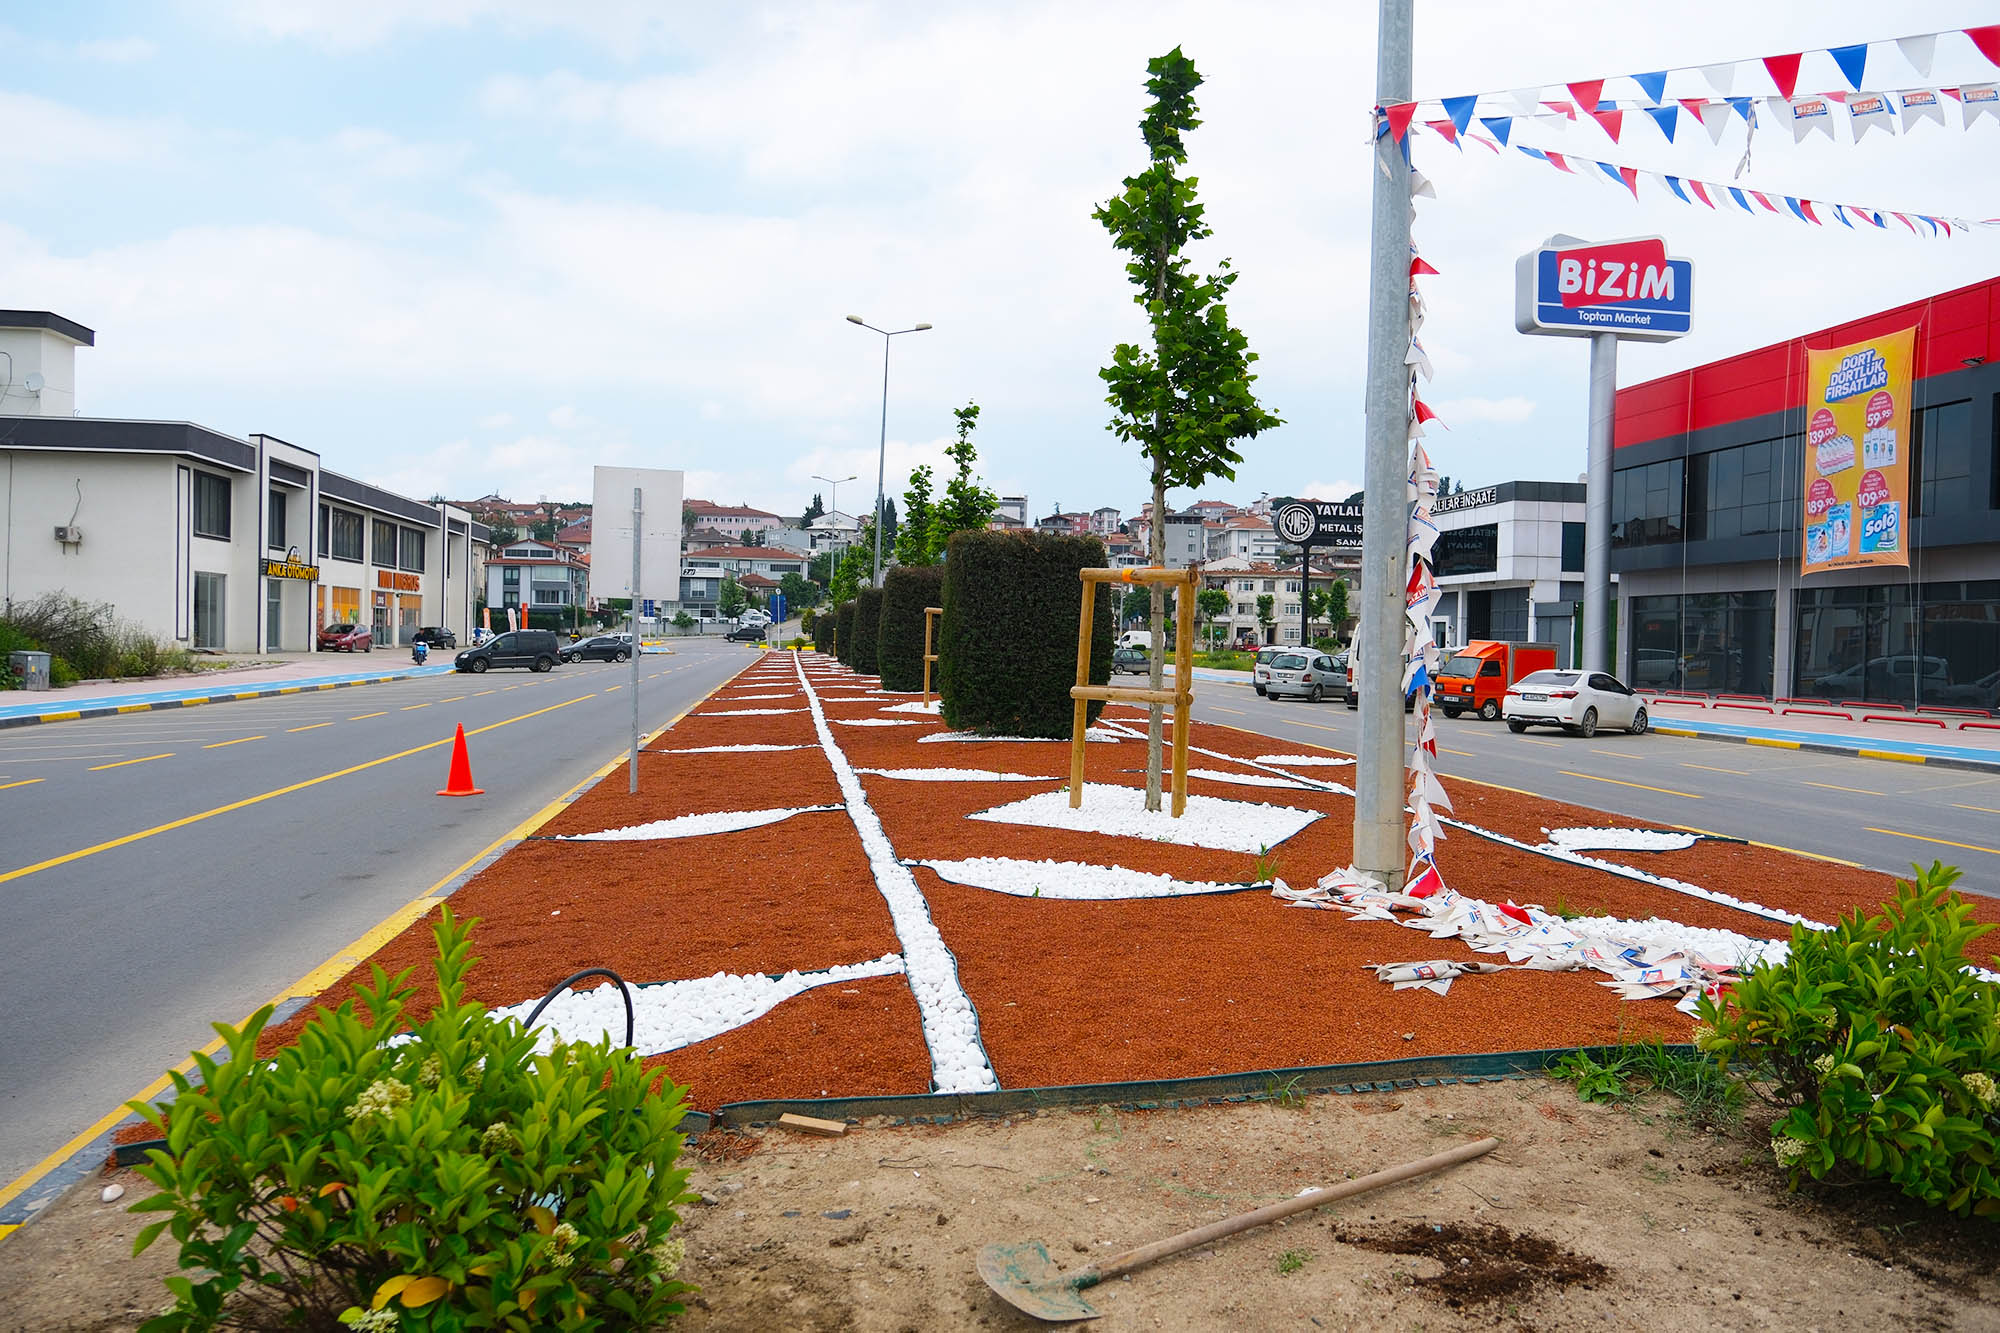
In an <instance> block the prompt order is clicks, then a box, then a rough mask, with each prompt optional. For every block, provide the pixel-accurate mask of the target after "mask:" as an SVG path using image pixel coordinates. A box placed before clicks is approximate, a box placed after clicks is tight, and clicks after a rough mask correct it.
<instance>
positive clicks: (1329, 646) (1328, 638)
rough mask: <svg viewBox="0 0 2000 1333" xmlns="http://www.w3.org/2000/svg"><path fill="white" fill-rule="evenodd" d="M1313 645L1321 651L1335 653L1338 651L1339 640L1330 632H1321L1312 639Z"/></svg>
mask: <svg viewBox="0 0 2000 1333" xmlns="http://www.w3.org/2000/svg"><path fill="white" fill-rule="evenodd" d="M1313 647H1315V648H1317V649H1319V650H1320V651H1321V652H1323V653H1337V652H1339V651H1340V640H1339V639H1336V638H1334V637H1333V636H1332V635H1331V634H1322V635H1320V636H1319V637H1318V638H1317V639H1314V640H1313Z"/></svg>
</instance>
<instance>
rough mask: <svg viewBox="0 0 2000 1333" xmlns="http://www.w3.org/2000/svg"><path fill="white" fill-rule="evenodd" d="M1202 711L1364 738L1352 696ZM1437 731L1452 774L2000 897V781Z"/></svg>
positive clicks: (1200, 705) (1350, 739) (1718, 747)
mask: <svg viewBox="0 0 2000 1333" xmlns="http://www.w3.org/2000/svg"><path fill="white" fill-rule="evenodd" d="M1194 715H1195V717H1197V718H1198V719H1200V720H1202V721H1206V722H1220V723H1225V724H1227V725H1229V726H1232V727H1240V728H1242V729H1244V730H1246V731H1254V732H1258V733H1260V734H1262V735H1266V736H1270V737H1272V738H1273V739H1275V740H1278V741H1283V742H1306V743H1309V744H1313V745H1321V746H1327V747H1330V748H1332V749H1335V750H1341V751H1344V752H1346V753H1349V754H1351V753H1353V751H1354V748H1355V745H1356V743H1357V742H1358V740H1359V738H1360V733H1361V724H1360V719H1359V714H1357V713H1352V712H1349V711H1348V709H1347V706H1346V704H1344V703H1342V702H1338V701H1334V700H1328V701H1326V702H1324V703H1318V704H1309V703H1306V702H1304V701H1303V700H1290V699H1288V700H1284V701H1282V702H1277V703H1273V702H1272V701H1270V700H1268V699H1264V698H1260V697H1258V695H1257V694H1256V693H1255V692H1254V691H1253V690H1252V689H1251V688H1250V687H1249V686H1247V685H1234V684H1222V683H1218V682H1214V681H1199V682H1197V684H1196V686H1195V706H1194ZM1437 732H1438V771H1439V773H1441V774H1443V775H1445V776H1447V777H1463V778H1476V779H1478V780H1479V781H1481V782H1489V783H1493V784H1495V785H1498V786H1503V787H1511V788H1514V789H1517V790H1520V791H1525V792H1530V793H1534V794H1537V795H1543V796H1550V797H1554V798H1556V799H1558V800H1563V801H1570V802H1574V803H1575V804H1577V805H1584V806H1590V807H1592V808H1594V809H1598V810H1607V811H1610V812H1612V813H1615V814H1623V815H1630V816H1633V817H1635V818H1639V819H1647V820H1653V821H1656V822H1659V823H1664V824H1674V825H1679V826H1681V827H1685V828H1690V829H1697V830H1700V831H1702V832H1707V833H1722V834H1728V835H1730V836H1732V837H1738V838H1748V839H1750V840H1751V841H1753V842H1760V843H1764V844H1767V845H1770V846H1775V847H1782V848H1784V849H1786V850H1789V851H1800V852H1805V853H1807V854H1808V855H1814V856H1820V857H1827V858H1831V859H1834V860H1838V861H1844V862H1849V863H1852V864H1856V865H1862V866H1867V867H1870V868H1872V869H1877V870H1886V871H1890V872H1893V873H1900V874H1908V873H1909V869H1910V864H1911V862H1913V861H1921V862H1923V863H1924V864H1926V865H1928V864H1929V863H1930V862H1931V861H1932V860H1933V859H1938V860H1942V861H1944V862H1945V863H1946V864H1947V865H1957V866H1959V867H1961V868H1962V869H1963V870H1964V871H1965V878H1964V879H1962V880H1960V881H1959V885H1960V887H1961V888H1965V889H1971V890H1974V891H1977V892H1981V893H1988V894H2000V774H1990V773H1975V772H1970V771H1967V770H1965V769H1954V768H1934V767H1930V766H1928V765H1918V764H1899V763H1891V762H1888V761H1884V760H1879V759H1855V758H1847V757H1843V756H1839V755H1823V754H1813V753H1809V752H1805V751H1795V750H1779V749H1769V748H1765V747H1761V746H1751V745H1733V744H1724V743H1722V742H1718V741H1706V740H1690V739H1686V738H1682V737H1677V736H1662V735H1658V734H1650V735H1645V736H1628V735H1624V734H1617V735H1611V734H1606V733H1603V732H1600V733H1598V734H1597V735H1596V736H1594V737H1592V738H1591V739H1589V740H1584V739H1582V738H1581V737H1576V736H1568V735H1565V734H1563V733H1562V732H1559V731H1552V730H1547V729H1544V728H1536V729H1534V730H1532V731H1529V732H1526V733H1524V734H1523V735H1519V736H1516V735H1514V734H1513V733H1511V732H1509V731H1508V730H1507V728H1506V725H1505V724H1504V723H1500V722H1482V721H1480V720H1479V719H1478V718H1477V717H1474V716H1471V715H1467V716H1464V717H1460V718H1457V719H1452V718H1447V717H1445V716H1444V715H1443V714H1442V713H1440V714H1438V716H1437ZM1349 785H1352V783H1351V781H1349Z"/></svg>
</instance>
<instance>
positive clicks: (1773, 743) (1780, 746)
mask: <svg viewBox="0 0 2000 1333" xmlns="http://www.w3.org/2000/svg"><path fill="white" fill-rule="evenodd" d="M1697 734H1698V733H1696V732H1692V731H1677V732H1675V733H1674V735H1676V736H1693V735H1697ZM1743 739H1744V740H1745V741H1747V742H1748V743H1750V744H1751V745H1768V746H1770V747H1771V748H1772V749H1773V750H1796V749H1798V748H1799V743H1798V742H1797V741H1781V740H1774V739H1772V738H1771V737H1769V736H1745V737H1744V738H1743ZM1862 753H1863V754H1866V753H1867V751H1866V750H1863V751H1862Z"/></svg>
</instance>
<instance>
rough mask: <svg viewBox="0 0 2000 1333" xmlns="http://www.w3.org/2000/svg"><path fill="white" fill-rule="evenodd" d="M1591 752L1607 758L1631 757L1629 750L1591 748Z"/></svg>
mask: <svg viewBox="0 0 2000 1333" xmlns="http://www.w3.org/2000/svg"><path fill="white" fill-rule="evenodd" d="M1591 753H1592V754H1601V755H1604V756H1605V757H1606V758H1609V759H1630V758H1631V757H1632V752H1631V751H1630V750H1592V751H1591Z"/></svg>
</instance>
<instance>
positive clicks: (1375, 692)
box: [1354, 0, 1413, 889]
mask: <svg viewBox="0 0 2000 1333" xmlns="http://www.w3.org/2000/svg"><path fill="white" fill-rule="evenodd" d="M1411 9H1412V0H1381V6H1380V12H1381V20H1380V28H1379V31H1378V32H1377V34H1376V43H1377V44H1376V51H1375V104H1376V105H1377V106H1394V105H1396V104H1397V103H1400V102H1408V101H1410V100H1411V81H1412V80H1411V73H1410V47H1411V29H1412V26H1413V24H1412V15H1411ZM1368 174H1369V176H1370V177H1372V178H1373V181H1374V209H1373V213H1372V221H1371V227H1370V231H1371V234H1372V237H1373V243H1372V250H1371V258H1370V262H1369V275H1368V392H1367V421H1368V437H1367V438H1368V455H1367V458H1368V463H1367V473H1366V481H1365V486H1366V492H1365V494H1366V496H1367V505H1368V508H1367V511H1366V515H1365V517H1364V519H1363V522H1362V532H1361V644H1360V650H1359V654H1358V655H1359V657H1360V659H1361V663H1360V665H1361V680H1362V689H1361V741H1360V745H1359V747H1358V749H1359V753H1358V755H1357V756H1356V760H1357V773H1356V781H1355V797H1354V865H1355V868H1356V869H1357V870H1361V871H1364V872H1366V873H1367V874H1370V875H1373V876H1375V877H1376V878H1378V879H1380V880H1381V881H1382V882H1383V883H1384V884H1387V885H1388V886H1389V887H1390V888H1391V889H1399V888H1401V887H1402V885H1403V874H1404V864H1405V858H1406V855H1407V853H1408V848H1407V847H1406V846H1405V844H1404V839H1403V745H1404V735H1403V698H1402V689H1401V686H1402V681H1403V627H1404V626H1403V621H1404V604H1405V598H1406V593H1407V590H1406V588H1405V584H1406V583H1407V582H1408V573H1407V568H1408V566H1407V559H1408V543H1409V502H1408V499H1407V485H1408V483H1407V475H1408V472H1409V462H1408V459H1409V420H1410V400H1409V374H1410V372H1409V370H1408V369H1407V368H1406V367H1405V365H1404V363H1403V358H1404V357H1405V356H1406V355H1407V354H1408V352H1409V348H1410V173H1409V170H1408V168H1407V167H1406V166H1405V164H1404V162H1403V154H1402V152H1401V150H1400V149H1399V148H1398V147H1397V145H1396V142H1395V139H1394V137H1393V136H1391V135H1389V134H1387V133H1383V134H1380V135H1378V136H1377V137H1376V139H1375V147H1374V152H1373V153H1372V154H1371V156H1370V161H1369V164H1368Z"/></svg>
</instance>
